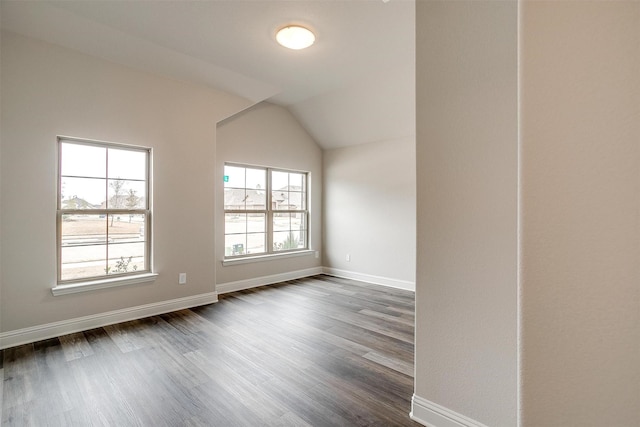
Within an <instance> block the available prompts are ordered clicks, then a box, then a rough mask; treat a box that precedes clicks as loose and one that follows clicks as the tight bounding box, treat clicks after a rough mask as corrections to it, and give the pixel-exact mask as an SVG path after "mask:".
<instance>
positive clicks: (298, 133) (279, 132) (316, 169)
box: [215, 102, 322, 288]
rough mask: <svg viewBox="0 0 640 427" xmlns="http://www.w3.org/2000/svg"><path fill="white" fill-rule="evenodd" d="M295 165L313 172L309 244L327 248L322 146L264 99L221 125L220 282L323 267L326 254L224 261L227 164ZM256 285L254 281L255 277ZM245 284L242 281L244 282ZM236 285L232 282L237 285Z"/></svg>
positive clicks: (315, 248)
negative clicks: (323, 241)
mask: <svg viewBox="0 0 640 427" xmlns="http://www.w3.org/2000/svg"><path fill="white" fill-rule="evenodd" d="M225 162H232V163H241V164H247V165H256V166H268V167H275V168H283V169H291V170H299V171H306V172H309V188H310V191H309V225H310V229H309V247H310V249H312V250H313V251H314V252H315V251H318V252H322V241H321V240H322V151H321V150H320V148H319V147H318V145H317V144H316V142H315V141H314V140H313V138H311V136H309V134H308V133H307V132H306V131H305V130H304V128H302V126H300V124H299V123H298V121H297V120H296V119H295V117H293V115H291V113H290V112H289V111H288V110H287V109H285V108H283V107H280V106H278V105H275V104H271V103H268V102H262V103H259V104H256V105H255V106H253V107H251V108H249V109H247V110H246V111H243V112H241V113H238V114H236V115H234V116H233V117H229V118H228V119H226V120H224V121H223V122H221V123H220V124H219V125H218V134H217V151H216V168H217V169H216V173H215V189H216V193H217V194H218V195H219V196H216V229H217V230H220V232H218V233H216V249H217V251H216V252H217V259H216V261H217V275H216V278H217V280H216V284H217V285H219V286H228V285H230V284H231V283H235V282H244V283H249V282H247V281H251V280H253V279H256V278H264V277H284V276H279V275H282V274H288V273H290V272H292V271H309V269H318V268H320V266H321V265H322V259H321V258H320V257H318V258H316V257H315V254H313V253H312V254H308V255H305V256H301V257H292V258H277V259H270V260H268V261H258V262H252V263H248V264H235V265H224V266H223V265H222V260H223V259H224V233H223V232H222V230H224V200H223V197H222V195H223V191H224V190H223V189H224V183H223V175H224V163H225ZM251 283H252V285H251V286H253V285H255V284H256V283H255V282H251ZM240 287H243V285H240ZM232 288H233V287H232Z"/></svg>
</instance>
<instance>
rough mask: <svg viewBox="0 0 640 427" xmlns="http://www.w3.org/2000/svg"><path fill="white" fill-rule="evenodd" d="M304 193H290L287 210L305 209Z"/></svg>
mask: <svg viewBox="0 0 640 427" xmlns="http://www.w3.org/2000/svg"><path fill="white" fill-rule="evenodd" d="M304 202H305V200H304V193H300V192H297V191H291V192H290V193H289V208H290V209H293V210H302V209H305V203H304Z"/></svg>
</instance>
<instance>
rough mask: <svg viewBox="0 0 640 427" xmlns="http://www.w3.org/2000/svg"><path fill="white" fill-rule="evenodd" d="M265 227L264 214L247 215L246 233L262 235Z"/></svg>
mask: <svg viewBox="0 0 640 427" xmlns="http://www.w3.org/2000/svg"><path fill="white" fill-rule="evenodd" d="M265 227H266V218H265V214H263V213H259V214H247V232H249V233H264V232H265Z"/></svg>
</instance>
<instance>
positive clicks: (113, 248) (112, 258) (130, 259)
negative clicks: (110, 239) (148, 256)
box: [107, 243, 146, 274]
mask: <svg viewBox="0 0 640 427" xmlns="http://www.w3.org/2000/svg"><path fill="white" fill-rule="evenodd" d="M145 248H146V246H145V243H115V244H113V243H112V244H109V267H108V273H107V274H122V273H132V272H135V271H144V270H145V252H146V249H145Z"/></svg>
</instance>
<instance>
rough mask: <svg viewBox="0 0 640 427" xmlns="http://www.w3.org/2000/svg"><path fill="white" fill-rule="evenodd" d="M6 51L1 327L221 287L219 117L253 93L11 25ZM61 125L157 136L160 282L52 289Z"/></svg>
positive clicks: (121, 138) (150, 140)
mask: <svg viewBox="0 0 640 427" xmlns="http://www.w3.org/2000/svg"><path fill="white" fill-rule="evenodd" d="M1 55H2V58H1V59H2V63H1V65H2V73H1V78H2V80H1V87H2V100H1V109H2V110H1V111H2V118H1V119H2V122H1V127H2V135H1V136H2V146H1V149H2V155H1V160H2V164H1V169H0V171H1V173H2V174H1V181H0V182H1V185H2V188H1V197H0V203H1V204H2V217H1V224H0V233H1V234H2V242H1V251H2V262H1V272H2V276H1V285H0V288H1V289H2V302H1V303H0V304H1V306H0V308H1V320H2V328H3V329H2V331H12V330H17V329H21V328H27V327H30V326H34V325H42V324H47V323H50V322H55V321H60V320H65V319H73V318H77V317H81V316H87V315H92V314H96V313H102V312H107V311H110V310H117V309H121V308H126V307H132V306H138V305H143V304H150V303H154V302H160V301H166V300H171V299H175V298H180V297H186V296H193V295H199V294H203V293H207V292H213V291H214V290H215V287H214V286H215V285H214V282H215V272H214V264H213V263H212V260H213V259H215V248H214V245H213V243H212V242H213V241H214V232H215V222H214V215H215V212H214V198H213V196H214V194H215V188H214V182H215V178H216V177H215V143H216V141H215V138H216V134H215V132H216V122H217V121H219V120H221V119H222V118H224V117H228V116H229V115H231V114H233V113H235V112H237V111H240V110H241V109H243V108H245V107H246V106H247V105H248V104H249V102H248V101H246V100H244V99H241V98H238V97H236V96H233V95H229V94H226V93H224V92H220V91H216V90H212V89H209V88H206V87H204V86H199V85H194V84H187V83H182V82H179V81H175V80H171V79H167V78H162V77H159V76H155V75H151V74H148V73H144V72H138V71H135V70H132V69H128V68H125V67H122V66H119V65H116V64H113V63H109V62H106V61H102V60H98V59H95V58H93V57H90V56H86V55H83V54H79V53H76V52H73V51H70V50H67V49H64V48H60V47H56V46H54V45H50V44H46V43H43V42H39V41H35V40H31V39H27V38H23V37H20V36H16V35H12V34H3V35H2V50H1ZM56 135H68V136H76V137H81V138H90V139H97V140H106V141H115V142H120V143H130V144H136V145H143V146H148V147H152V148H153V161H154V164H153V168H154V176H153V186H154V190H153V205H154V217H153V218H154V224H153V226H154V245H153V247H154V258H155V262H154V265H155V270H156V271H157V272H158V273H159V276H158V278H157V280H156V281H155V282H154V283H149V284H138V285H132V286H124V287H119V288H112V289H104V290H99V291H93V292H84V293H79V294H72V295H64V296H58V297H53V296H52V294H51V288H52V286H53V285H54V284H55V278H56V250H55V247H56V240H55V208H56ZM180 272H186V273H187V277H188V283H187V285H184V286H179V285H178V283H177V282H178V273H180Z"/></svg>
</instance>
